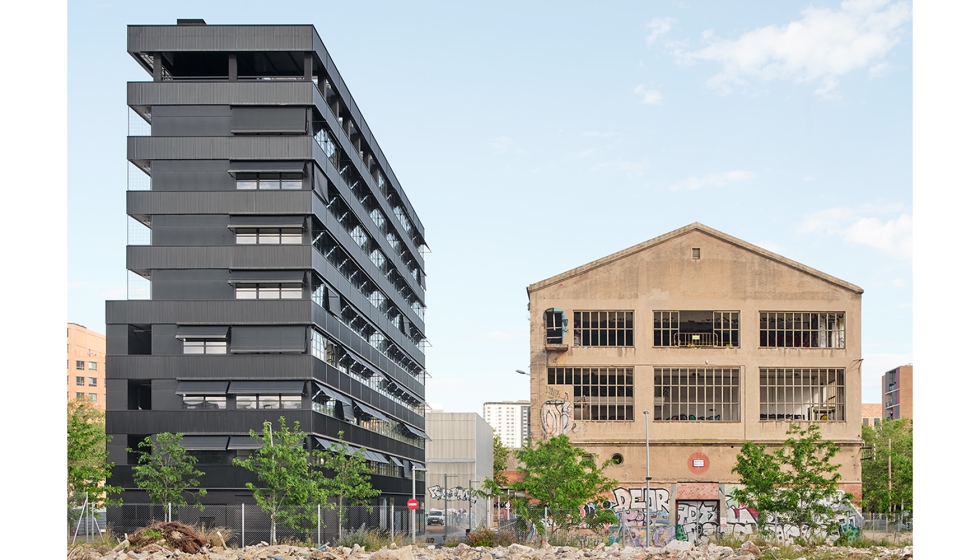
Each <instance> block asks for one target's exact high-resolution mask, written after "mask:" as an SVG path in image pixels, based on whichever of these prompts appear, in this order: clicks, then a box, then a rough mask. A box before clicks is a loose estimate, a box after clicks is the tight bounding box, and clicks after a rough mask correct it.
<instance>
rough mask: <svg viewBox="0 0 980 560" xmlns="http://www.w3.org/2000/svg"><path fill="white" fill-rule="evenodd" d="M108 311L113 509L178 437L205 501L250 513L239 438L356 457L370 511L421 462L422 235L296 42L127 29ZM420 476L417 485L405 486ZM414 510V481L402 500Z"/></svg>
mask: <svg viewBox="0 0 980 560" xmlns="http://www.w3.org/2000/svg"><path fill="white" fill-rule="evenodd" d="M127 39H128V51H129V54H130V55H132V57H133V58H134V59H135V61H136V62H137V63H138V64H139V65H140V66H141V67H142V68H143V69H144V70H146V72H147V74H148V75H149V76H150V77H152V80H151V81H145V82H131V83H129V84H127V103H128V105H129V107H130V109H131V115H130V132H129V138H128V144H127V157H128V160H129V163H130V166H129V167H130V176H129V186H128V192H127V193H126V212H127V214H128V215H129V242H128V246H127V247H126V268H127V269H128V274H129V294H128V299H127V300H126V301H109V302H107V303H106V323H107V325H106V331H107V332H106V337H107V347H108V348H107V354H108V358H107V360H108V364H109V367H108V372H109V375H108V379H107V390H108V395H107V398H108V411H107V419H106V426H107V431H108V433H109V435H111V436H112V443H111V444H110V449H109V460H110V461H113V462H114V463H115V465H116V467H115V469H114V471H113V475H112V479H111V483H112V484H115V485H118V486H122V487H123V488H125V493H124V494H123V499H124V501H125V502H129V503H136V502H148V499H147V498H146V496H145V494H144V493H142V492H140V491H139V490H138V489H136V487H135V485H134V483H133V477H132V466H133V465H134V463H135V462H136V461H137V456H135V454H132V453H127V447H129V448H135V447H136V446H137V443H138V442H139V441H141V440H142V439H143V438H145V437H147V436H149V435H153V434H157V433H160V432H183V433H184V434H186V435H185V437H184V445H185V447H187V449H188V450H191V452H192V453H193V454H195V455H196V456H197V457H198V459H199V460H200V463H199V464H198V467H199V468H201V469H202V470H204V471H205V473H206V474H205V476H204V477H203V478H202V485H203V486H204V487H205V488H207V489H208V494H207V497H206V499H205V501H206V502H207V503H215V504H221V503H236V504H237V503H243V502H245V503H250V502H251V493H250V492H248V491H247V490H246V489H245V483H246V482H248V481H254V480H255V478H254V476H253V475H252V474H251V473H249V472H247V471H245V470H243V469H241V468H238V467H235V466H233V465H232V459H233V458H234V457H236V456H244V455H247V454H248V453H249V452H250V451H251V450H252V449H254V448H255V447H256V443H255V441H253V440H252V439H250V438H249V437H248V431H249V430H250V429H254V430H256V432H261V431H262V428H263V423H264V422H267V421H270V422H273V424H274V425H276V426H278V419H279V417H280V416H282V417H285V419H286V422H287V423H288V424H289V425H290V426H291V425H292V424H293V422H294V421H299V422H300V425H301V427H302V429H303V430H304V431H305V432H306V433H308V434H309V435H310V437H309V438H308V440H307V443H306V444H307V446H308V447H309V448H313V447H317V446H325V445H329V443H330V442H331V441H335V440H336V439H337V436H338V432H340V431H343V432H344V439H345V440H346V441H347V442H349V443H350V444H351V445H352V446H353V447H355V448H363V449H364V450H365V453H366V456H367V459H368V460H369V461H370V465H371V467H372V468H373V471H374V474H373V476H372V483H373V484H374V486H375V488H379V489H381V490H382V492H383V494H382V496H381V497H380V498H378V499H377V503H378V504H382V503H391V500H392V499H394V498H395V497H400V498H407V497H408V496H410V495H411V494H412V485H411V481H410V478H409V477H411V476H412V475H411V471H412V464H413V463H416V464H418V466H419V467H420V468H421V467H422V466H423V464H424V461H425V438H427V437H428V436H427V435H426V434H425V431H424V430H425V422H424V416H423V406H424V397H425V381H424V378H425V375H426V373H425V356H424V355H423V340H424V337H425V335H424V332H425V326H424V320H423V319H424V310H425V303H424V301H425V276H424V272H423V258H422V249H423V247H424V245H425V240H424V237H423V235H424V230H423V228H422V223H421V222H420V221H419V218H418V216H417V215H416V213H415V210H414V209H413V208H412V205H411V203H410V202H409V200H408V197H407V195H406V194H405V191H404V190H403V189H402V187H401V185H400V184H399V182H398V180H397V179H396V177H395V174H394V172H393V171H392V169H391V167H390V166H389V164H388V161H387V159H386V158H385V155H384V153H382V151H381V148H380V146H379V145H378V142H377V140H376V139H375V138H374V135H373V134H372V133H371V130H370V129H369V128H368V125H367V122H366V121H365V119H364V116H363V115H362V114H361V112H360V110H359V109H358V107H357V104H356V103H355V102H354V99H353V98H352V97H351V94H350V92H349V91H348V89H347V86H346V85H345V84H344V81H343V79H342V78H341V76H340V73H339V72H338V70H337V67H336V66H335V65H334V62H333V60H331V58H330V55H329V54H328V53H327V50H326V48H325V47H324V45H323V42H322V41H321V40H320V36H319V35H318V34H317V31H316V30H315V29H314V28H313V26H311V25H207V24H206V23H205V22H204V21H203V20H178V23H177V25H134V26H129V28H128V37H127ZM419 478H421V475H420V476H419ZM416 486H417V487H416V492H417V493H419V494H421V493H422V492H423V491H424V490H423V484H422V483H421V482H419V483H417V485H416Z"/></svg>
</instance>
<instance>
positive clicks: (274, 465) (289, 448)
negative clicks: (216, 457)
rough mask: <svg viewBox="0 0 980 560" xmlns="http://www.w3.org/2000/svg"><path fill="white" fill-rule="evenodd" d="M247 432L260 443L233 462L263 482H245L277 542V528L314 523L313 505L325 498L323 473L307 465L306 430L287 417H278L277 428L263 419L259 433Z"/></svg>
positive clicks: (274, 541) (308, 462)
mask: <svg viewBox="0 0 980 560" xmlns="http://www.w3.org/2000/svg"><path fill="white" fill-rule="evenodd" d="M248 435H250V436H251V437H252V438H254V439H257V440H259V441H260V442H261V445H260V447H259V448H258V449H256V450H255V451H253V452H252V453H251V454H250V455H249V456H248V458H247V459H237V458H236V459H235V460H234V464H235V465H237V466H239V467H242V468H245V469H248V470H249V471H252V472H253V473H255V474H256V475H257V476H258V477H259V480H260V481H261V483H262V485H261V486H260V485H257V484H253V483H251V482H248V483H246V484H245V485H246V486H247V487H248V489H249V490H251V491H252V493H253V494H254V496H255V501H256V503H258V504H259V507H261V508H262V511H264V512H265V513H266V514H267V515H268V516H269V517H270V518H271V527H270V529H269V533H270V541H271V542H272V543H273V544H275V543H276V527H277V524H281V525H283V526H284V527H293V528H297V527H299V526H300V525H301V524H303V523H307V524H314V523H316V504H318V503H320V502H321V501H323V498H324V491H323V488H324V480H323V473H322V472H320V471H319V470H318V469H315V468H313V467H312V465H311V464H310V452H309V451H307V449H306V433H305V432H303V431H302V430H301V429H300V427H299V422H296V423H295V424H294V425H293V429H292V431H290V429H289V427H288V426H286V418H285V417H283V416H280V417H279V430H278V431H275V432H273V430H272V423H271V422H266V423H265V425H264V426H263V428H262V434H261V435H259V434H256V433H255V430H249V432H248Z"/></svg>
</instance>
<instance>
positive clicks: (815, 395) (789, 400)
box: [759, 368, 845, 422]
mask: <svg viewBox="0 0 980 560" xmlns="http://www.w3.org/2000/svg"><path fill="white" fill-rule="evenodd" d="M844 405H845V400H844V370H843V369H842V368H836V369H817V368H786V369H783V368H762V369H760V370H759V420H761V421H779V420H785V421H792V422H797V421H810V422H828V421H835V420H844V419H845V418H844Z"/></svg>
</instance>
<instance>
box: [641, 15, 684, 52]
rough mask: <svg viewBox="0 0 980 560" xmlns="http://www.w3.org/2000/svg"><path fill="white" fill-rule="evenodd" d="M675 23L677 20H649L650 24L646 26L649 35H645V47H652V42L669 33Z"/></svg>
mask: <svg viewBox="0 0 980 560" xmlns="http://www.w3.org/2000/svg"><path fill="white" fill-rule="evenodd" d="M675 23H677V20H676V19H674V18H653V19H652V20H650V23H648V24H647V29H649V30H650V34H649V35H647V46H648V47H649V46H650V45H653V42H654V40H656V38H657V37H659V36H661V35H663V34H664V33H666V32H668V31H670V28H671V27H673V25H674V24H675Z"/></svg>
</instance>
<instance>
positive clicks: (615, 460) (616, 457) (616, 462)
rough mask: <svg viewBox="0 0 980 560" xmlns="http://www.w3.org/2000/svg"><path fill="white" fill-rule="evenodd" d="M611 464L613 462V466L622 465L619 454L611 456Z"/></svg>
mask: <svg viewBox="0 0 980 560" xmlns="http://www.w3.org/2000/svg"><path fill="white" fill-rule="evenodd" d="M612 462H613V464H614V465H622V464H623V456H622V455H620V454H619V453H614V454H613V456H612Z"/></svg>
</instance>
